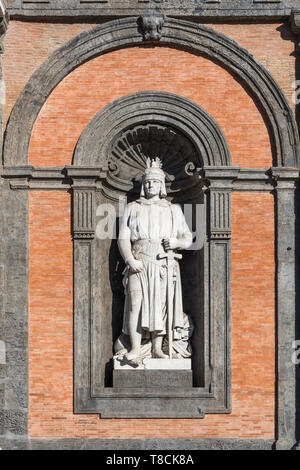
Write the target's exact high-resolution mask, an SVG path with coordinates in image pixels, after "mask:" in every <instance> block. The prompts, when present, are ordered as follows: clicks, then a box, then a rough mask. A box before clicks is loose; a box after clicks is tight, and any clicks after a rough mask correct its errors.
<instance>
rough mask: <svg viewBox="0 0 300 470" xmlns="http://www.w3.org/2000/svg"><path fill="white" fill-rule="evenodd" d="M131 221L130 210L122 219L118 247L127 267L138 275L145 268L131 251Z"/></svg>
mask: <svg viewBox="0 0 300 470" xmlns="http://www.w3.org/2000/svg"><path fill="white" fill-rule="evenodd" d="M128 220H129V210H128V209H126V210H125V212H124V215H123V217H122V221H121V226H120V232H119V238H118V246H119V250H120V253H121V256H122V258H123V259H124V261H125V263H126V265H127V266H129V268H130V270H131V272H133V273H138V272H140V271H141V270H142V268H143V263H142V262H141V261H139V260H136V259H135V258H134V256H133V254H132V249H131V240H130V239H131V233H130V227H129V224H128Z"/></svg>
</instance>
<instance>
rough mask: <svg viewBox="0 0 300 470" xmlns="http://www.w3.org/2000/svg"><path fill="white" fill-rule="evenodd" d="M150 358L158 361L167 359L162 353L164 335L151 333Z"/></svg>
mask: <svg viewBox="0 0 300 470" xmlns="http://www.w3.org/2000/svg"><path fill="white" fill-rule="evenodd" d="M151 336H152V356H153V357H155V358H159V359H168V357H169V356H167V355H166V354H164V353H163V350H162V343H163V339H164V335H158V334H157V333H155V332H154V333H152V335H151Z"/></svg>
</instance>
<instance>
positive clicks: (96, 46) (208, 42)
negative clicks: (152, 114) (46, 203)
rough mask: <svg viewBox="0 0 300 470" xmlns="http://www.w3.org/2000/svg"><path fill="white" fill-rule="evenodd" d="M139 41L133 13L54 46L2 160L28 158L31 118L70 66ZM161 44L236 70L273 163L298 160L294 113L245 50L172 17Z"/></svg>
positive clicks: (18, 107) (14, 118) (13, 120)
mask: <svg viewBox="0 0 300 470" xmlns="http://www.w3.org/2000/svg"><path fill="white" fill-rule="evenodd" d="M141 44H143V35H142V33H141V32H140V30H139V26H138V19H137V18H136V17H134V18H125V19H122V20H115V21H112V22H109V23H106V24H104V25H100V26H97V27H95V28H93V29H91V30H89V31H86V32H83V33H81V34H80V35H79V36H77V37H76V38H74V39H72V40H71V41H69V42H68V43H66V44H65V45H63V46H62V47H61V48H59V49H58V50H57V51H55V52H54V53H53V54H52V55H51V56H50V57H49V58H48V59H47V60H46V61H45V62H44V63H43V64H42V65H41V66H40V68H39V69H38V70H37V71H36V72H35V73H34V74H33V76H32V77H31V79H30V80H29V81H28V83H27V85H26V86H25V88H24V89H23V91H22V93H21V94H20V96H19V98H18V100H17V102H16V104H15V106H14V108H13V110H12V112H11V115H10V118H9V121H8V124H7V128H6V134H5V141H4V165H5V166H11V165H22V164H26V163H27V155H28V147H29V141H30V136H31V132H32V129H33V125H34V123H35V120H36V118H37V116H38V114H39V112H40V110H41V108H42V106H43V105H44V103H45V102H46V100H47V98H48V96H49V95H50V94H51V92H52V91H53V90H54V88H55V87H56V86H57V85H58V84H59V83H60V82H61V80H63V78H65V77H66V76H67V75H68V74H69V73H70V72H71V71H72V70H74V69H75V68H76V67H78V66H80V65H81V64H83V63H84V62H86V61H87V60H90V59H92V58H94V57H97V56H99V55H101V54H103V53H105V52H109V51H111V50H115V49H118V48H121V47H133V46H138V45H141ZM160 45H164V46H168V47H178V48H181V49H184V50H188V51H190V52H191V53H200V54H203V55H205V56H206V57H208V58H210V59H212V60H215V61H217V62H218V63H219V64H220V65H221V66H223V67H224V68H226V69H227V70H229V72H231V73H233V74H235V75H237V76H238V77H239V79H240V80H241V82H242V83H243V84H244V85H245V86H246V88H247V89H248V90H249V92H250V93H251V94H252V96H253V97H254V98H255V99H256V100H257V102H258V104H259V106H260V107H261V109H262V110H263V112H264V114H265V116H266V119H267V121H268V122H269V125H270V132H271V135H272V137H273V140H274V164H276V165H277V166H294V167H296V166H298V165H299V134H298V129H297V125H296V122H295V118H294V115H293V113H292V111H291V109H290V107H289V104H288V102H287V100H286V98H285V96H284V94H283V92H282V90H281V89H280V87H279V86H278V84H277V83H276V82H275V80H274V79H273V78H272V77H271V75H270V74H269V72H267V71H266V70H265V69H264V68H263V67H262V66H261V65H260V64H259V63H258V62H257V61H256V59H254V57H253V56H252V55H251V54H249V52H248V51H246V50H245V49H243V48H241V47H240V46H239V45H238V44H237V43H236V42H234V41H232V40H231V39H229V38H227V37H226V36H224V35H222V34H220V33H216V32H215V31H214V30H212V29H210V28H207V27H205V26H202V25H201V26H200V25H197V24H195V23H192V22H187V21H183V20H179V19H171V18H166V21H165V26H164V28H163V30H162V37H161V39H160Z"/></svg>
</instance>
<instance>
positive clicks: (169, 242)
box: [163, 238, 180, 251]
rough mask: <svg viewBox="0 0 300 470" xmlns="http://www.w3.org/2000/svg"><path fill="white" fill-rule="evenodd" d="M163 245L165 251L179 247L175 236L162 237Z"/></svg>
mask: <svg viewBox="0 0 300 470" xmlns="http://www.w3.org/2000/svg"><path fill="white" fill-rule="evenodd" d="M163 247H164V249H165V250H166V251H168V250H178V249H179V248H180V246H179V241H178V240H177V238H164V239H163Z"/></svg>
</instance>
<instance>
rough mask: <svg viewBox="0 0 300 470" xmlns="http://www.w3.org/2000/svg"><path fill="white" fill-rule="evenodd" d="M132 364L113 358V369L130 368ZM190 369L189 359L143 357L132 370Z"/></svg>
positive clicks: (190, 361) (190, 362)
mask: <svg viewBox="0 0 300 470" xmlns="http://www.w3.org/2000/svg"><path fill="white" fill-rule="evenodd" d="M132 369H133V366H132V365H129V364H128V363H126V362H123V361H122V360H119V359H117V358H114V370H132ZM144 369H147V370H191V369H192V360H191V359H152V358H146V359H143V361H142V362H141V364H140V365H139V366H136V367H134V370H144Z"/></svg>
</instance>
